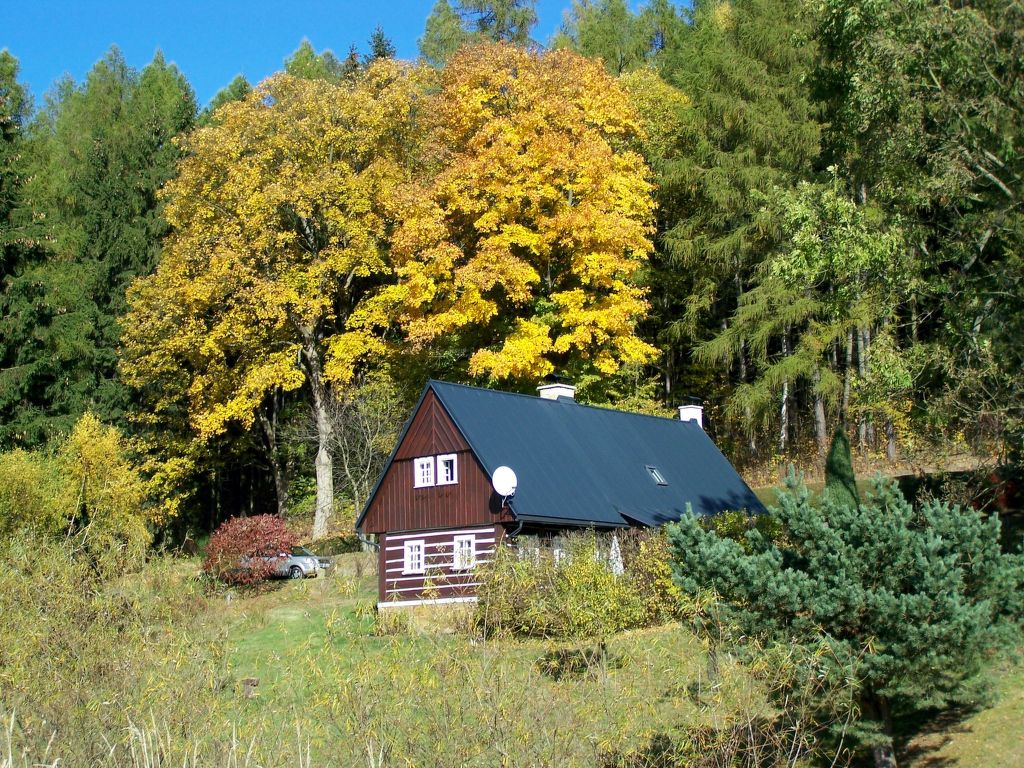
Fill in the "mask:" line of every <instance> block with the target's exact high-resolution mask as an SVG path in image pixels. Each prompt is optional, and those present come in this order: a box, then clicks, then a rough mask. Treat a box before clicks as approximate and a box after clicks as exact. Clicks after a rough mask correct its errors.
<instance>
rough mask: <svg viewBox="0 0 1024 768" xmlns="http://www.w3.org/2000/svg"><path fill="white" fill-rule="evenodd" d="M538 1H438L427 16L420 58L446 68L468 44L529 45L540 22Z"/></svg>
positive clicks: (420, 45)
mask: <svg viewBox="0 0 1024 768" xmlns="http://www.w3.org/2000/svg"><path fill="white" fill-rule="evenodd" d="M535 5H536V0H465V1H464V2H463V1H462V0H459V1H458V2H456V4H455V5H454V6H453V5H452V4H451V3H450V2H448V0H437V3H436V4H435V5H434V8H433V10H432V11H431V12H430V15H429V16H428V17H427V21H426V26H425V28H424V30H423V37H421V38H420V39H419V49H420V56H422V57H423V59H424V60H425V61H426V62H427V63H428V64H431V65H432V66H435V67H443V66H444V65H445V64H447V62H448V60H449V59H450V58H451V57H452V56H453V55H454V54H455V52H456V51H457V50H458V49H459V48H460V47H461V46H463V45H465V44H467V43H480V42H483V41H485V40H491V41H493V42H506V43H512V44H513V45H518V46H526V45H528V44H529V43H530V30H531V29H532V28H533V26H534V25H535V24H536V23H537V12H536V10H535V9H534V6H535Z"/></svg>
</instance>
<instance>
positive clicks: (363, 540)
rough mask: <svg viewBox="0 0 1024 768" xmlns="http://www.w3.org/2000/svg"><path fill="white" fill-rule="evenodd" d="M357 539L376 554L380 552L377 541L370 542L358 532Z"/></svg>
mask: <svg viewBox="0 0 1024 768" xmlns="http://www.w3.org/2000/svg"><path fill="white" fill-rule="evenodd" d="M356 538H357V539H359V543H360V544H362V545H364V546H366V547H368V548H370V549H372V550H373V551H374V552H378V551H380V544H379V543H378V542H376V541H370V540H369V539H368V538H366V537H365V536H363V534H361V533H360V532H359V531H356Z"/></svg>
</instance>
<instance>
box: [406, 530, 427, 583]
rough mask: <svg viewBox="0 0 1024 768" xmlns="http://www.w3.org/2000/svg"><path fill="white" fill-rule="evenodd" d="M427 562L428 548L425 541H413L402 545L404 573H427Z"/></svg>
mask: <svg viewBox="0 0 1024 768" xmlns="http://www.w3.org/2000/svg"><path fill="white" fill-rule="evenodd" d="M417 556H418V559H419V562H418V563H417ZM426 560H427V548H426V544H425V543H424V541H423V539H412V540H409V541H406V542H405V543H404V544H403V545H402V573H412V574H417V573H426V572H427V568H426Z"/></svg>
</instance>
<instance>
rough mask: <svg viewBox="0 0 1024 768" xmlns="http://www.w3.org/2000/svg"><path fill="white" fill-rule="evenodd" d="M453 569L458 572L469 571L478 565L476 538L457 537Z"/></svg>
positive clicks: (469, 536) (469, 535)
mask: <svg viewBox="0 0 1024 768" xmlns="http://www.w3.org/2000/svg"><path fill="white" fill-rule="evenodd" d="M454 541H455V545H454V553H455V554H454V557H453V558H452V568H453V569H454V570H456V571H468V570H469V569H471V568H472V567H473V566H474V565H476V536H474V535H473V534H471V533H470V534H468V535H466V536H456V537H455V540H454Z"/></svg>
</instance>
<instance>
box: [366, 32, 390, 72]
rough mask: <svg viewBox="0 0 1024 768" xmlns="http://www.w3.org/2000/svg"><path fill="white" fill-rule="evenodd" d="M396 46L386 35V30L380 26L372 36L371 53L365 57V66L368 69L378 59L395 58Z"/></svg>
mask: <svg viewBox="0 0 1024 768" xmlns="http://www.w3.org/2000/svg"><path fill="white" fill-rule="evenodd" d="M395 53H396V50H395V45H394V43H392V42H391V40H389V39H388V37H387V35H385V34H384V30H383V29H382V28H381V27H380V25H378V26H377V27H376V28H375V29H374V30H373V34H372V35H370V52H369V54H367V55H366V56H365V57H363V66H364V67H368V66H369V65H370V64H372V63H373V62H375V61H377V60H378V59H393V58H395Z"/></svg>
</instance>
